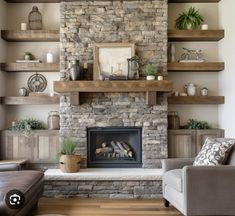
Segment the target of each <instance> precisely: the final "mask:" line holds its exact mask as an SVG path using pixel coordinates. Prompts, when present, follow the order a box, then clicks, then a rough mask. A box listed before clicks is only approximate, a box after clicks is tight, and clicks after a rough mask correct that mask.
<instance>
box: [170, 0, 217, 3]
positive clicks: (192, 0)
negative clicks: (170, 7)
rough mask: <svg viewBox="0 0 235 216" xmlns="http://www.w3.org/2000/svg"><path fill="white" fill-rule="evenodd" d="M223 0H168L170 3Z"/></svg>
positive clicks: (215, 1)
mask: <svg viewBox="0 0 235 216" xmlns="http://www.w3.org/2000/svg"><path fill="white" fill-rule="evenodd" d="M220 1H221V0H168V3H217V2H220Z"/></svg>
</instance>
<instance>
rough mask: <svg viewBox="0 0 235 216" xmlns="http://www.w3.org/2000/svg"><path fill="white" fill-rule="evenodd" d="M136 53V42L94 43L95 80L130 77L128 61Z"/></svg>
mask: <svg viewBox="0 0 235 216" xmlns="http://www.w3.org/2000/svg"><path fill="white" fill-rule="evenodd" d="M134 55H135V44H134V43H99V44H94V71H93V79H94V80H123V79H127V78H128V62H127V59H130V58H131V57H133V56H134Z"/></svg>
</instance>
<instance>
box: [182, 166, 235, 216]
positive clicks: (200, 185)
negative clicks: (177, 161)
mask: <svg viewBox="0 0 235 216" xmlns="http://www.w3.org/2000/svg"><path fill="white" fill-rule="evenodd" d="M183 193H184V202H185V203H184V206H185V212H186V209H187V212H186V213H187V215H235V205H234V200H235V166H186V167H184V168H183ZM186 207H187V208H186Z"/></svg>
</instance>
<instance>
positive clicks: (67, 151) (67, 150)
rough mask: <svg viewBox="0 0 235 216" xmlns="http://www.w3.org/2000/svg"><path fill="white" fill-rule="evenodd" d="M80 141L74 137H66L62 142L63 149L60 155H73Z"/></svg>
mask: <svg viewBox="0 0 235 216" xmlns="http://www.w3.org/2000/svg"><path fill="white" fill-rule="evenodd" d="M77 144H78V141H77V140H75V139H72V138H64V139H63V140H62V142H61V150H60V152H59V155H73V154H75V149H76V146H77Z"/></svg>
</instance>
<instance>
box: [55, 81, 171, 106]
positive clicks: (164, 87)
mask: <svg viewBox="0 0 235 216" xmlns="http://www.w3.org/2000/svg"><path fill="white" fill-rule="evenodd" d="M172 90H173V82H172V81H170V80H161V81H158V80H151V81H147V80H115V81H110V80H105V81H100V80H95V81H54V91H55V92H57V93H71V97H73V98H74V97H76V99H77V100H76V102H75V103H73V104H74V105H79V92H146V104H148V105H156V104H157V92H171V91H172Z"/></svg>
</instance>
